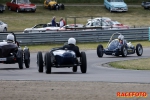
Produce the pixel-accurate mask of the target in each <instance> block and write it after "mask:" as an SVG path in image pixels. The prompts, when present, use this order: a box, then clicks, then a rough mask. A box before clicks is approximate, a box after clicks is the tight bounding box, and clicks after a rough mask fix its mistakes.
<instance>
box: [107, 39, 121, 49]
mask: <svg viewBox="0 0 150 100" xmlns="http://www.w3.org/2000/svg"><path fill="white" fill-rule="evenodd" d="M118 45H119V40H117V39H115V40H113V41H112V42H110V44H109V45H108V50H114V49H116V48H118Z"/></svg>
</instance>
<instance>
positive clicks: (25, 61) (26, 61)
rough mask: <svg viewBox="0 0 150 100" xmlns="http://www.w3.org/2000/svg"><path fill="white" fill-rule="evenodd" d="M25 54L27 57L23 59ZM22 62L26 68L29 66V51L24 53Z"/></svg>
mask: <svg viewBox="0 0 150 100" xmlns="http://www.w3.org/2000/svg"><path fill="white" fill-rule="evenodd" d="M26 54H28V56H27V57H28V59H25V56H26ZM24 64H25V67H26V68H29V67H30V52H29V51H28V52H27V53H24Z"/></svg>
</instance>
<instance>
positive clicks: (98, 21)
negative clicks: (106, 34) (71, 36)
mask: <svg viewBox="0 0 150 100" xmlns="http://www.w3.org/2000/svg"><path fill="white" fill-rule="evenodd" d="M85 27H87V28H89V27H91V28H97V27H98V28H100V29H110V28H111V26H110V25H109V24H108V23H107V22H106V21H105V19H103V18H94V19H88V22H87V23H86V25H85ZM98 28H97V29H98Z"/></svg>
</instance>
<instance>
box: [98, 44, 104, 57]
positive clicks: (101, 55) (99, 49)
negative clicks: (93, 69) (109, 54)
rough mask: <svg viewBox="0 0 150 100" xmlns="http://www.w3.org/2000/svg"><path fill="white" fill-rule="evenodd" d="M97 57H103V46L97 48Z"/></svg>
mask: <svg viewBox="0 0 150 100" xmlns="http://www.w3.org/2000/svg"><path fill="white" fill-rule="evenodd" d="M97 56H98V57H103V46H102V45H101V44H100V45H98V46H97Z"/></svg>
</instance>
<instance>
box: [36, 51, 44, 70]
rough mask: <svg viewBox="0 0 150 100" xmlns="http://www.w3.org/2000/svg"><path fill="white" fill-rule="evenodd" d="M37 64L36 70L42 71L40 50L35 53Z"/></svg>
mask: <svg viewBox="0 0 150 100" xmlns="http://www.w3.org/2000/svg"><path fill="white" fill-rule="evenodd" d="M37 66H38V71H39V72H43V56H42V52H41V51H39V52H38V53H37Z"/></svg>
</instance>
